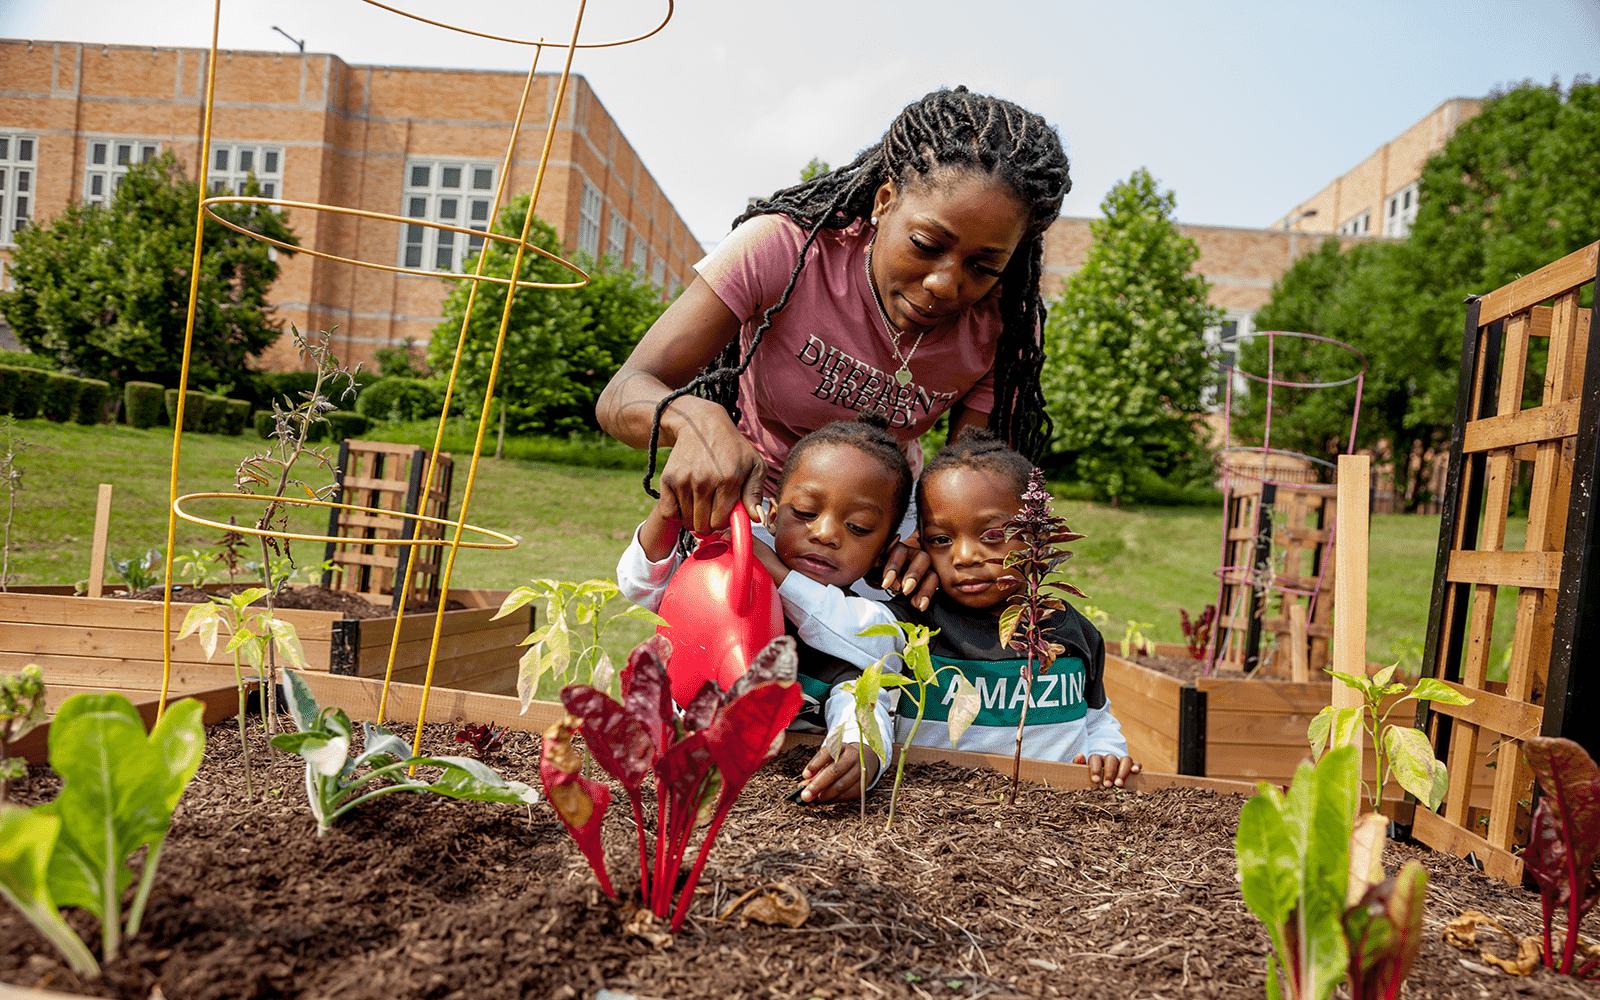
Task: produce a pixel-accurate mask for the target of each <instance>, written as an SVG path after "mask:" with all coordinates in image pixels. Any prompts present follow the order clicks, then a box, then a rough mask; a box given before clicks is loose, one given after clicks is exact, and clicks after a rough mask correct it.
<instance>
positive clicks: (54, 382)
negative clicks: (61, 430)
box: [39, 372, 83, 424]
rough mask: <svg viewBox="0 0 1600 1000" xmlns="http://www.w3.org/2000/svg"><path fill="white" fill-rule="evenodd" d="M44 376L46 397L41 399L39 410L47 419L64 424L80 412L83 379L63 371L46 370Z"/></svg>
mask: <svg viewBox="0 0 1600 1000" xmlns="http://www.w3.org/2000/svg"><path fill="white" fill-rule="evenodd" d="M44 378H45V382H44V398H43V399H41V400H40V401H39V412H40V414H41V415H42V416H43V417H44V418H45V419H46V420H53V421H55V422H56V423H58V424H64V423H66V422H67V421H69V420H71V419H72V415H73V414H74V413H76V412H78V393H80V392H82V391H83V380H82V379H80V378H78V377H77V376H75V375H63V374H62V373H61V372H45V373H44Z"/></svg>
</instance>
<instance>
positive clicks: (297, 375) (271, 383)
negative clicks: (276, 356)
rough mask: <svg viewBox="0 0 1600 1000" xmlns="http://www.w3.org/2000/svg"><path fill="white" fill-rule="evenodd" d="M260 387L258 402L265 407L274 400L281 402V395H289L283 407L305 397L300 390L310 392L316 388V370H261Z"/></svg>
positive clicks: (270, 406) (269, 407) (269, 406)
mask: <svg viewBox="0 0 1600 1000" xmlns="http://www.w3.org/2000/svg"><path fill="white" fill-rule="evenodd" d="M258 381H259V383H260V387H261V399H260V400H259V402H260V403H261V404H262V406H264V407H265V408H267V409H271V408H272V404H273V402H274V401H277V402H280V403H282V402H283V397H285V396H287V397H289V401H288V402H287V403H283V405H284V406H285V407H291V406H294V405H296V404H298V403H300V402H301V401H303V400H304V399H305V397H304V396H302V395H300V394H301V393H302V392H310V391H311V390H312V389H314V388H316V385H317V373H316V372H263V373H262V374H261V377H260V379H259V380H258Z"/></svg>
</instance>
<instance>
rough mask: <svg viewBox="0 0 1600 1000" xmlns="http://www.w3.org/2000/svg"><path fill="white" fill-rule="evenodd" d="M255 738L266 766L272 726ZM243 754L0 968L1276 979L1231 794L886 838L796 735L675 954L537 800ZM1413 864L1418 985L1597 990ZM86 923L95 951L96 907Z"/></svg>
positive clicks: (924, 813) (962, 777)
mask: <svg viewBox="0 0 1600 1000" xmlns="http://www.w3.org/2000/svg"><path fill="white" fill-rule="evenodd" d="M454 731H455V727H453V726H452V727H445V726H430V727H429V729H428V731H427V733H426V734H425V738H426V745H425V749H427V750H431V751H432V752H435V753H438V752H446V753H448V752H455V751H456V750H458V749H459V748H460V746H461V745H460V744H457V743H453V742H451V737H452V736H453V734H454ZM401 732H402V735H404V729H403V727H402V729H401ZM252 744H253V751H254V752H253V753H252V759H253V760H255V761H256V762H257V765H258V771H257V777H258V780H259V778H260V772H259V765H260V761H261V760H263V759H264V757H265V754H266V750H265V746H264V744H263V743H262V742H261V737H260V732H259V730H258V729H255V730H252ZM507 744H508V745H507V747H506V749H505V750H504V751H502V752H500V753H499V754H497V755H496V756H495V757H494V758H491V763H494V764H496V765H497V766H499V767H500V768H501V770H502V771H503V772H504V773H506V774H507V775H508V776H509V777H514V778H517V779H519V780H523V781H527V782H529V783H536V782H537V741H536V739H535V737H532V736H529V735H527V734H520V733H513V734H511V735H510V736H509V737H508V739H507ZM238 750H239V745H238V735H237V729H235V728H233V724H232V723H231V722H230V723H227V724H224V725H221V726H218V727H216V728H215V729H213V730H212V732H211V733H210V734H209V739H208V744H207V752H206V762H205V764H204V766H203V767H202V768H201V770H200V772H199V774H198V775H197V776H196V778H195V780H194V783H193V784H192V785H191V786H190V788H189V790H188V792H187V794H186V795H185V797H184V799H183V801H182V803H181V804H180V805H179V807H178V812H177V815H176V817H175V820H174V823H173V827H172V833H171V835H170V837H169V838H168V841H167V845H166V848H165V851H164V853H163V856H162V860H161V869H160V872H159V874H158V875H157V878H156V880H155V889H154V892H153V894H152V896H151V899H150V905H149V909H148V911H147V912H146V915H145V920H144V927H143V929H142V930H141V932H140V933H139V934H138V935H137V936H136V937H135V938H134V939H133V940H132V941H131V942H130V943H129V944H128V945H127V946H126V947H125V948H124V951H123V954H122V955H121V956H120V957H118V958H117V959H116V960H115V961H113V962H111V963H109V964H108V965H107V967H106V970H105V975H104V978H102V979H100V980H97V981H87V982H86V981H83V980H81V979H80V978H79V977H77V976H75V975H74V974H73V973H72V972H71V971H70V970H69V969H68V968H67V967H66V966H65V965H63V964H62V962H60V961H59V960H58V958H57V955H56V953H55V952H54V950H53V949H51V948H50V946H49V945H48V944H46V943H45V942H44V941H43V939H42V938H40V937H39V936H38V935H37V934H36V933H35V932H34V930H33V929H32V927H31V926H30V925H29V924H27V923H26V922H25V921H24V920H23V919H22V918H21V917H20V916H19V915H18V914H17V913H16V912H15V911H13V910H11V909H10V908H9V907H0V981H4V982H8V983H13V984H17V985H22V986H40V987H47V988H50V989H54V990H61V991H66V992H78V993H85V994H90V995H94V996H108V997H125V998H129V1000H146V998H149V997H152V996H165V997H171V998H174V1000H177V998H180V997H181V998H185V1000H217V998H234V997H301V998H308V1000H309V998H339V1000H379V998H382V1000H393V998H409V997H438V998H452V1000H454V998H461V1000H467V998H471V1000H492V998H502V997H504V998H514V997H536V998H547V997H548V998H560V1000H567V998H583V1000H590V998H593V997H595V996H596V994H597V990H598V989H599V988H600V987H602V986H603V987H605V988H607V989H609V990H612V991H615V993H613V994H612V996H616V994H622V995H623V996H631V997H635V998H639V1000H645V998H649V1000H657V998H666V997H671V998H681V997H715V998H736V997H792V998H800V1000H806V998H812V997H827V998H836V997H871V998H878V997H894V998H928V997H948V996H961V997H980V996H987V997H1042V996H1071V997H1075V998H1100V997H1106V998H1111V997H1116V998H1122V997H1162V998H1166V1000H1176V998H1180V997H1227V998H1250V1000H1256V998H1259V997H1261V996H1262V995H1263V985H1264V979H1265V972H1264V970H1265V961H1266V953H1267V949H1268V947H1269V945H1268V938H1267V935H1266V932H1265V930H1264V928H1263V927H1262V926H1261V925H1260V924H1259V923H1258V922H1257V921H1256V919H1255V918H1254V917H1253V916H1252V915H1251V914H1250V913H1249V911H1248V910H1247V909H1246V908H1245V906H1244V903H1243V901H1242V899H1241V898H1240V894H1239V888H1238V884H1237V882H1236V880H1235V875H1234V866H1233V835H1234V831H1235V828H1236V823H1237V818H1238V813H1239V809H1240V807H1241V805H1242V804H1243V800H1242V799H1241V798H1240V797H1239V796H1236V795H1224V794H1218V793H1214V792H1206V791H1194V790H1156V791H1151V792H1141V793H1124V792H1109V791H1105V792H1102V791H1096V790H1091V789H1083V790H1073V791H1059V790H1051V789H1047V788H1043V787H1038V786H1025V787H1024V788H1023V790H1022V792H1021V793H1020V794H1019V796H1018V800H1017V805H1016V806H1015V807H1014V808H1008V807H1005V806H1000V805H996V804H994V803H995V801H996V799H997V797H998V795H999V794H1000V792H1001V790H1002V789H1003V787H1004V785H1005V784H1006V783H1007V780H1008V779H1007V778H1006V777H1005V776H1002V775H999V774H995V773H992V772H989V771H982V770H964V769H960V768H956V767H952V766H948V765H936V766H922V767H916V766H913V767H911V768H910V769H908V774H907V780H906V784H905V787H904V788H903V789H902V790H901V795H900V803H899V807H898V810H897V814H896V818H895V825H894V830H893V832H892V833H885V832H884V830H883V825H884V818H885V815H886V813H887V809H888V804H889V796H888V788H887V786H885V787H883V788H881V789H879V790H878V791H876V792H874V793H873V794H872V795H871V796H870V797H869V799H868V802H867V820H866V822H865V823H863V822H862V821H861V820H860V819H859V818H858V807H857V806H856V805H855V804H853V803H852V804H849V805H835V806H825V807H816V806H812V807H802V806H798V805H792V804H790V803H788V802H786V801H784V798H783V796H784V794H785V793H786V792H788V791H789V790H790V789H791V788H792V787H793V786H792V779H793V778H794V776H795V775H796V774H797V773H798V772H799V770H800V768H801V766H802V765H803V763H804V760H805V758H806V756H807V753H808V751H806V750H804V749H795V750H791V751H789V752H788V753H786V754H785V755H784V756H782V757H780V758H779V760H778V761H776V762H775V763H774V764H772V765H769V766H768V767H767V768H765V769H764V770H763V771H762V772H761V773H760V774H758V775H757V776H756V778H755V780H754V781H753V782H752V783H751V785H750V786H749V788H748V790H747V791H746V793H745V795H744V796H743V797H742V798H741V799H740V800H739V804H738V806H737V807H736V808H735V810H734V812H733V815H732V816H731V817H730V819H729V821H728V823H727V824H726V826H725V827H724V830H723V833H722V836H721V838H720V839H719V841H718V844H717V846H716V848H715V849H714V850H713V852H712V854H711V861H710V864H709V865H708V867H707V869H706V873H705V876H704V878H703V880H702V882H701V885H700V890H699V892H698V893H697V894H696V898H695V905H694V907H693V909H692V911H691V914H690V917H689V920H688V922H687V923H686V925H685V929H684V930H683V932H682V933H681V934H679V935H678V936H677V938H676V939H675V940H672V941H670V942H669V943H667V944H665V945H658V944H653V943H651V942H650V941H648V940H646V939H644V938H641V937H639V936H635V935H634V934H632V933H630V932H629V931H628V930H627V929H626V928H625V925H626V923H627V921H628V918H629V915H630V910H629V908H628V907H626V906H625V905H619V904H617V903H614V902H612V901H611V900H609V899H607V898H605V897H604V896H602V895H601V894H600V892H599V891H598V889H597V888H596V883H595V880H594V878H593V876H592V874H591V873H590V871H589V869H588V867H587V866H586V865H585V863H584V861H583V859H582V857H581V855H580V854H579V853H578V851H577V849H576V847H575V846H574V845H573V844H572V842H571V841H570V840H569V839H568V838H567V836H566V834H565V833H564V832H563V830H562V829H561V827H560V825H559V823H558V822H557V820H556V818H555V816H554V814H553V813H552V812H551V810H550V809H549V808H548V807H547V806H545V805H543V804H541V805H539V806H536V807H534V808H532V809H526V808H514V807H509V806H494V805H484V804H478V803H464V802H456V801H453V800H448V799H443V798H436V797H430V796H420V795H419V796H413V795H406V794H401V795H391V796H386V797H384V798H380V799H378V800H376V801H374V802H372V803H369V804H367V805H366V806H364V807H362V808H361V809H359V810H357V811H356V812H354V813H352V814H350V815H348V816H346V817H344V818H343V819H341V820H340V821H339V823H338V824H337V825H336V826H335V828H334V830H333V832H332V833H331V834H330V835H329V836H328V837H326V838H323V839H318V838H317V837H316V835H315V830H314V824H313V821H312V819H311V816H310V814H309V813H308V811H307V809H306V806H305V792H304V783H303V780H302V779H301V777H300V774H301V773H302V772H300V771H299V769H298V767H295V766H293V765H296V764H298V763H299V761H298V758H284V757H280V758H279V759H278V763H277V764H276V765H275V769H274V772H273V774H272V778H271V781H272V787H273V789H274V791H273V792H272V793H271V794H270V795H268V796H266V797H265V798H263V799H260V800H258V801H254V802H251V801H246V799H245V798H244V796H243V794H242V791H241V788H242V781H241V780H240V774H239V771H238V769H237V767H236V757H237V756H238ZM55 791H56V783H55V779H54V778H53V776H52V775H50V773H49V772H48V771H46V770H44V769H35V771H34V774H33V775H32V776H31V778H30V779H29V780H28V781H26V782H24V783H23V784H22V785H21V787H20V788H19V789H18V793H19V797H20V798H21V799H22V800H23V801H25V802H30V801H31V802H37V801H42V800H44V799H48V798H50V797H51V796H53V795H54V793H55ZM618 800H619V804H617V805H615V806H614V807H613V809H612V810H611V813H610V815H609V817H608V820H607V824H606V834H607V840H608V848H609V851H610V855H611V871H612V874H613V877H614V878H616V879H617V881H618V883H619V884H618V890H619V891H621V892H623V893H625V894H626V893H627V891H628V890H629V888H632V887H634V886H636V884H637V883H636V881H632V880H630V878H629V877H628V876H627V875H626V874H625V873H627V872H629V871H631V870H632V869H633V859H635V858H636V857H637V848H636V843H635V841H634V834H633V830H632V820H631V817H630V816H629V810H628V809H627V806H626V802H625V800H622V797H621V796H620V795H619V796H618ZM1413 857H1414V858H1418V859H1420V860H1421V861H1422V863H1423V864H1424V865H1425V866H1426V867H1427V868H1428V870H1429V872H1430V876H1431V877H1430V884H1429V887H1428V894H1429V901H1428V908H1427V933H1426V935H1425V942H1424V944H1423V947H1422V953H1421V956H1420V957H1419V958H1418V960H1417V963H1416V967H1415V970H1414V971H1413V973H1412V975H1411V978H1410V981H1409V984H1408V987H1407V990H1406V995H1407V996H1408V997H1411V998H1446V997H1452V998H1453V997H1463V998H1472V1000H1481V998H1509V997H1563V998H1564V997H1592V996H1597V995H1600V988H1597V987H1596V986H1595V985H1593V984H1583V985H1580V984H1577V983H1575V982H1574V981H1573V980H1570V979H1566V978H1564V977H1560V976H1556V975H1553V974H1551V973H1548V972H1546V971H1545V970H1543V969H1540V970H1536V972H1535V974H1534V975H1533V976H1531V977H1528V978H1525V979H1524V978H1514V977H1511V976H1508V975H1506V974H1504V973H1501V972H1498V971H1495V970H1493V969H1491V968H1489V967H1488V966H1486V965H1485V964H1483V963H1482V962H1481V960H1479V958H1478V957H1477V956H1476V955H1470V954H1466V953H1463V952H1460V951H1457V950H1455V949H1454V948H1451V947H1449V946H1447V945H1445V944H1443V943H1442V942H1441V941H1440V932H1441V930H1442V929H1443V925H1444V922H1445V921H1446V920H1448V919H1449V918H1451V917H1454V916H1455V915H1457V914H1458V913H1460V912H1461V911H1463V910H1467V909H1477V910H1482V911H1484V912H1486V913H1488V914H1490V915H1492V916H1495V917H1497V918H1498V919H1499V920H1500V921H1501V922H1502V923H1504V924H1505V925H1506V926H1507V927H1509V928H1511V929H1513V930H1514V931H1517V932H1519V933H1527V934H1531V933H1537V932H1538V926H1539V925H1538V921H1539V915H1538V914H1539V907H1538V898H1537V896H1536V895H1534V894H1532V893H1530V892H1528V891H1525V890H1522V889H1517V888H1511V887H1508V886H1505V885H1503V884H1501V883H1499V882H1495V881H1491V880H1490V879H1488V878H1486V877H1485V876H1483V875H1482V874H1480V873H1478V872H1477V871H1475V870H1473V869H1472V868H1471V867H1470V866H1468V865H1467V864H1466V863H1464V862H1461V861H1458V860H1456V859H1454V858H1451V857H1447V856H1442V855H1439V854H1435V853H1432V852H1429V851H1427V850H1424V849H1420V848H1418V847H1414V846H1410V845H1405V844H1391V845H1390V846H1389V850H1388V855H1387V858H1386V860H1387V862H1388V865H1389V867H1390V868H1391V869H1393V868H1394V867H1397V866H1398V865H1399V864H1400V863H1401V862H1402V861H1403V860H1405V859H1407V858H1413ZM776 881H781V882H787V883H789V884H790V885H793V886H795V887H796V888H798V889H799V890H800V891H801V892H802V893H803V894H804V895H805V896H806V897H807V898H808V899H809V902H810V905H811V915H810V918H809V920H808V921H807V922H806V923H805V924H804V925H803V926H801V927H800V928H798V929H790V928H787V927H768V926H764V925H760V924H754V923H752V924H749V925H748V926H745V925H743V924H742V923H741V921H740V920H739V918H738V917H737V916H735V917H733V918H730V919H728V920H726V921H718V920H717V919H716V915H717V914H719V913H721V912H722V911H723V909H724V908H726V907H727V906H728V904H729V903H730V902H731V901H732V900H734V899H735V898H737V897H738V896H739V895H741V894H742V893H744V892H745V891H746V890H749V889H752V888H756V887H758V886H761V885H763V884H766V883H769V882H776ZM70 919H71V921H72V923H73V926H74V927H75V928H77V929H78V930H79V931H80V933H82V934H83V935H84V936H85V938H86V939H87V940H90V941H91V942H93V943H92V944H91V947H92V948H97V947H98V940H99V935H98V931H97V930H95V929H94V927H93V924H92V921H91V920H90V919H89V918H87V916H86V915H85V914H82V913H73V914H72V915H71V916H70ZM1498 949H1499V953H1500V954H1503V955H1504V954H1509V951H1510V949H1509V948H1507V947H1506V946H1504V945H1500V946H1498Z"/></svg>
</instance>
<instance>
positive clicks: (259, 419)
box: [250, 410, 272, 441]
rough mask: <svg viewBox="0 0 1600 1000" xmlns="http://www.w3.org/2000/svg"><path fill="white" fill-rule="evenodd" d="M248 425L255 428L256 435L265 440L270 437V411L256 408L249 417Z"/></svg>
mask: <svg viewBox="0 0 1600 1000" xmlns="http://www.w3.org/2000/svg"><path fill="white" fill-rule="evenodd" d="M250 426H252V427H254V428H255V429H256V437H258V438H260V439H261V440H263V441H265V440H267V439H268V438H270V437H272V411H271V410H257V411H256V412H255V415H254V416H252V417H251V418H250Z"/></svg>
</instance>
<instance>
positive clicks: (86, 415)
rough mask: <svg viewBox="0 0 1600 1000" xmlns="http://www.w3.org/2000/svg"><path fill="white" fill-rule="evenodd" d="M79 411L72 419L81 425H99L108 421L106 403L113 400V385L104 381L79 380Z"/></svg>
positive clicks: (94, 379)
mask: <svg viewBox="0 0 1600 1000" xmlns="http://www.w3.org/2000/svg"><path fill="white" fill-rule="evenodd" d="M78 381H79V382H80V383H81V384H80V386H79V391H78V410H77V412H76V413H74V414H73V417H72V419H74V420H76V421H77V422H78V423H80V424H98V423H100V422H102V421H104V420H105V419H106V402H107V401H108V400H109V399H110V398H111V383H110V382H107V381H105V380H104V379H98V378H85V379H79V380H78Z"/></svg>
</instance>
